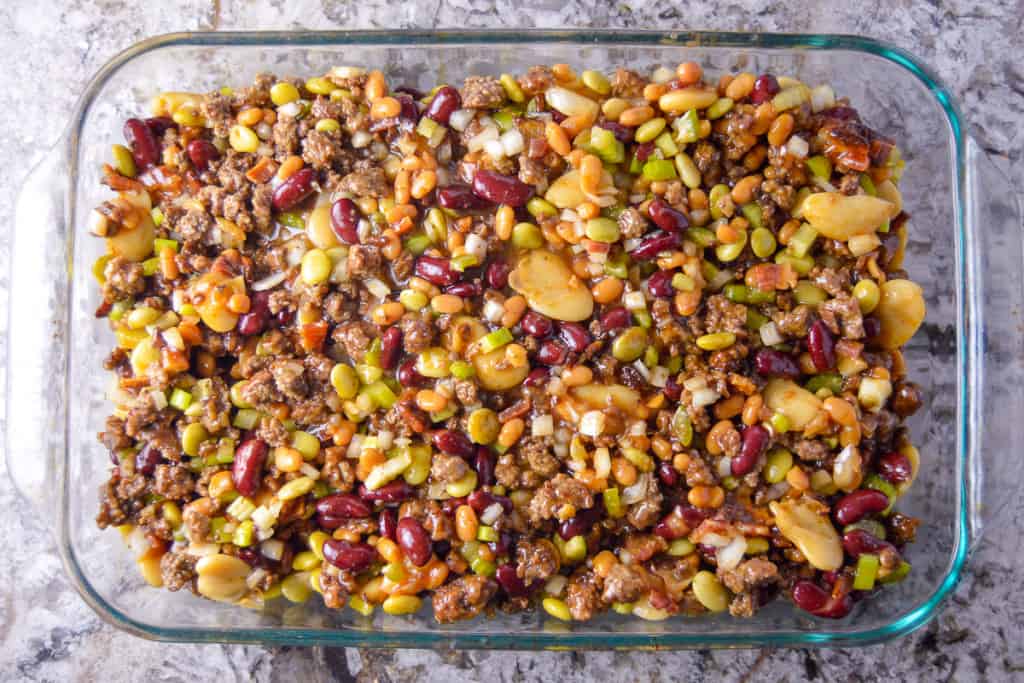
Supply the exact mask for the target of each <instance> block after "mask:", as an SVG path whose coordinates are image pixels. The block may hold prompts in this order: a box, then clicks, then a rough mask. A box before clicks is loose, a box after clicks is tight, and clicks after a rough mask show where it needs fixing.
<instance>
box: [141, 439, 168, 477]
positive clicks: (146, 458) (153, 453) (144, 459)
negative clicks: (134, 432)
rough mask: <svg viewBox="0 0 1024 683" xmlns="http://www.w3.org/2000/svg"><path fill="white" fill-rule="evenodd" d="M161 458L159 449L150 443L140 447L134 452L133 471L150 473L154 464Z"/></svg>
mask: <svg viewBox="0 0 1024 683" xmlns="http://www.w3.org/2000/svg"><path fill="white" fill-rule="evenodd" d="M162 460H163V456H161V455H160V451H159V450H158V449H156V448H153V447H152V446H151V445H150V444H148V443H147V444H146V445H145V446H143V447H142V450H141V451H139V452H138V453H136V454H135V471H136V472H137V473H139V474H145V475H150V474H153V471H154V470H155V469H156V466H157V465H159V464H160V462H161V461H162Z"/></svg>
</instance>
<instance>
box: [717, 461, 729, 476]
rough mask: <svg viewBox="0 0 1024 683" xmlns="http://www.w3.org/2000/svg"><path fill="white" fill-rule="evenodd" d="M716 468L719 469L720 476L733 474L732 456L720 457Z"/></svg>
mask: <svg viewBox="0 0 1024 683" xmlns="http://www.w3.org/2000/svg"><path fill="white" fill-rule="evenodd" d="M716 469H717V470H718V476H720V477H728V476H729V475H731V474H732V458H728V457H723V458H719V459H718V464H717V465H716Z"/></svg>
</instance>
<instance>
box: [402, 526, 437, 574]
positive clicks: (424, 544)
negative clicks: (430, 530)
mask: <svg viewBox="0 0 1024 683" xmlns="http://www.w3.org/2000/svg"><path fill="white" fill-rule="evenodd" d="M395 542H396V543H398V547H399V548H401V549H402V552H403V553H405V556H406V557H408V558H409V559H410V560H411V561H412V563H413V564H414V565H416V566H417V567H422V566H423V565H425V564H426V563H427V562H430V556H431V555H432V554H433V546H432V545H431V542H430V536H429V535H428V534H427V532H426V530H425V529H424V528H423V525H422V524H420V523H419V522H418V521H417V520H416V519H415V518H414V517H402V519H400V520H398V529H397V530H396V532H395Z"/></svg>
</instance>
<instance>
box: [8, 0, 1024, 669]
mask: <svg viewBox="0 0 1024 683" xmlns="http://www.w3.org/2000/svg"><path fill="white" fill-rule="evenodd" d="M531 4H532V5H533V9H531V10H529V11H526V10H524V7H526V6H528V5H531ZM862 5H863V6H865V7H867V6H870V7H871V9H862V8H861V6H862ZM1022 22H1024V2H1021V1H1020V0H1018V1H1012V0H997V1H992V2H975V1H973V0H931V1H930V2H922V3H913V2H910V1H909V0H891V1H890V2H886V3H855V2H849V1H847V0H843V1H840V2H821V3H816V4H814V6H813V7H811V6H805V5H804V4H803V3H799V2H788V3H786V2H779V1H778V0H761V1H759V2H738V1H736V2H725V3H704V2H697V1H696V0H681V1H673V2H670V1H659V2H639V1H637V2H629V3H627V2H618V3H607V4H606V3H593V2H581V1H579V0H543V1H542V2H535V3H527V2H496V1H495V0H454V1H450V0H441V1H440V2H406V3H395V2H389V1H385V0H358V1H357V2H343V3H332V2H328V1H326V0H324V1H322V2H316V1H314V0H309V1H304V0H264V1H259V2H250V3H243V2H233V1H232V0H219V1H218V0H207V1H203V0H163V1H161V2H124V1H122V0H69V1H66V2H45V1H44V2H40V1H39V0H8V1H7V2H4V3H2V5H0V45H3V46H4V48H3V50H2V51H0V84H2V86H3V88H2V90H0V92H3V93H5V98H4V104H3V106H0V168H2V169H4V171H3V174H2V178H3V182H2V183H0V347H4V346H5V342H6V337H7V334H8V330H7V294H6V292H7V272H8V269H7V263H8V262H9V257H10V255H9V246H10V235H9V230H10V226H11V224H12V214H13V200H14V196H15V193H16V190H17V187H18V185H19V183H20V182H21V179H22V178H23V177H24V175H25V174H26V172H27V171H28V169H29V168H30V167H31V166H32V165H33V164H34V163H35V162H36V161H38V160H39V158H40V157H41V156H42V154H43V152H44V150H45V149H47V148H48V147H49V146H50V145H51V144H53V142H54V141H55V140H56V139H57V138H58V136H59V135H60V133H61V130H62V129H63V127H64V125H65V124H66V123H67V120H68V117H69V115H70V113H71V111H72V108H73V105H74V102H75V100H76V98H77V96H78V93H79V91H80V89H81V88H82V86H83V85H84V84H85V83H86V82H87V80H88V79H89V77H90V76H91V75H92V74H93V73H94V72H95V71H96V70H97V69H98V68H99V67H100V66H101V65H102V64H103V63H104V62H106V61H107V60H108V59H109V58H110V57H111V56H113V55H114V54H116V53H117V52H118V51H120V50H121V49H123V48H125V47H127V46H129V45H131V44H132V43H135V42H136V41H138V40H141V39H143V38H145V37H147V36H151V35H155V34H159V33H165V32H170V31H182V30H210V29H257V28H262V29H266V28H343V27H346V28H411V27H418V28H430V27H512V26H523V27H550V28H557V27H572V26H581V27H587V26H589V27H622V28H659V29H669V28H678V29H682V28H692V29H696V28H705V29H732V30H740V31H754V30H765V31H798V32H838V33H855V34H863V35H868V36H873V37H877V38H882V39H886V40H889V41H892V42H895V43H897V44H898V45H900V46H902V47H904V48H906V49H908V50H910V51H912V52H913V53H915V54H917V55H918V56H919V57H921V58H922V59H923V60H924V61H925V62H927V63H929V64H930V65H931V66H932V67H933V68H934V70H935V71H936V73H938V74H939V76H940V77H941V78H942V79H943V80H944V81H945V82H946V83H947V84H948V85H949V87H950V88H951V89H952V91H953V92H954V93H955V95H956V96H957V97H958V98H959V100H960V102H961V104H962V106H963V110H964V113H965V115H966V118H967V119H968V121H969V123H970V131H971V134H972V135H974V136H975V137H976V138H977V139H978V140H979V141H980V142H981V143H982V145H983V146H984V147H985V148H986V149H987V150H988V151H989V152H990V153H991V154H992V155H994V156H995V157H996V158H997V163H999V164H1000V165H1001V167H1002V169H1003V170H1005V171H1006V172H1007V173H1009V174H1010V176H1011V177H1012V178H1013V180H1014V184H1015V185H1016V186H1017V187H1019V186H1020V184H1021V183H1022V182H1024V155H1022V152H1021V147H1022V146H1024V66H1022V65H1024V41H1022V40H1021V32H1022V29H1024V26H1022ZM14 324H15V330H13V333H15V334H16V326H17V321H15V323H14ZM0 350H2V348H0ZM1007 455H1008V456H1010V455H1013V456H1018V455H1019V454H1007ZM0 509H2V510H3V514H0V549H2V551H0V680H5V681H6V680H12V681H13V680H31V681H58V680H59V681H67V680H83V681H93V680H150V681H191V680H214V679H216V680H218V681H230V680H241V681H248V680H255V681H278V680H280V681H294V680H303V681H305V680H309V681H327V680H353V679H355V680H366V681H371V680H372V681H376V680H381V681H407V680H414V679H425V680H430V681H451V680H473V681H477V680H486V681H495V680H501V681H512V680H517V681H518V680H529V681H534V680H570V681H591V680H594V681H648V680H650V681H662V680H673V681H678V680H685V681H691V680H692V681H696V680H704V679H709V680H728V681H739V680H760V679H765V680H773V681H797V680H802V679H811V680H828V681H839V680H842V681H845V680H853V681H860V680H875V679H878V678H884V679H886V680H915V679H917V680H927V681H936V680H958V681H972V680H993V681H995V680H1014V679H1017V680H1020V679H1024V645H1022V640H1021V637H1020V636H1021V632H1022V628H1021V624H1022V622H1024V594H1022V593H1021V591H1020V588H1019V587H1020V585H1021V583H1022V582H1024V569H1021V566H1022V564H1024V551H1022V550H1021V543H1020V537H1021V532H1022V530H1024V516H1022V511H1024V505H1022V503H1021V502H1020V499H1019V498H1018V499H1016V500H1015V501H1014V502H1013V503H1012V504H1011V505H1010V507H1009V509H1008V510H1007V511H1006V514H1005V515H1004V516H1003V517H1002V518H1000V519H999V520H998V521H997V523H996V524H994V525H991V526H990V528H989V535H988V536H987V537H986V539H985V540H984V541H983V542H982V544H981V546H980V548H979V549H978V550H977V552H976V553H975V555H974V558H973V560H972V564H971V570H970V572H969V573H968V575H967V576H966V578H965V579H964V581H963V582H962V584H961V586H960V587H959V588H958V590H957V591H956V594H955V597H954V598H953V599H952V601H950V603H949V604H948V605H947V607H946V608H945V610H944V612H943V613H942V615H941V616H940V617H939V618H938V619H937V620H935V621H934V622H932V623H931V624H930V625H929V626H927V627H926V628H924V629H922V630H920V631H919V632H917V633H915V634H913V635H911V636H909V637H907V638H904V639H901V640H898V641H895V642H891V643H889V644H886V645H881V646H875V647H871V648H867V649H860V650H787V651H770V650H760V651H758V650H745V651H716V652H710V651H697V652H678V653H650V652H633V653H614V654H612V653H604V652H594V653H581V654H574V653H506V652H459V653H447V654H445V653H441V654H439V653H433V652H424V651H411V650H406V651H365V650H364V651H357V650H347V651H346V650H341V649H337V650H330V649H320V648H316V649H294V648H283V649H282V648H260V647H248V646H194V645H164V644H159V643H153V642H148V641H143V640H140V639H138V638H135V637H133V636H130V635H127V634H124V633H120V632H118V631H116V630H114V629H113V628H111V627H109V626H107V625H106V624H104V623H102V622H101V621H100V620H99V619H98V618H97V617H96V616H95V615H94V614H93V613H92V612H91V611H90V609H89V608H88V607H87V606H86V605H85V603H84V602H82V600H81V599H80V598H79V597H78V595H77V594H76V593H75V592H74V591H73V589H72V588H71V587H70V586H69V584H68V582H67V580H66V579H65V578H64V575H63V573H62V570H61V567H60V563H59V561H58V559H57V556H56V553H55V552H54V550H53V548H52V542H51V541H50V540H49V537H48V535H47V532H46V528H45V520H41V519H38V518H37V517H36V516H35V515H33V514H32V513H31V512H30V511H29V509H28V508H27V506H25V505H23V504H21V503H20V501H19V500H18V499H17V497H16V495H15V494H14V492H13V490H12V488H11V486H10V483H9V481H8V478H7V473H6V466H5V465H4V464H0Z"/></svg>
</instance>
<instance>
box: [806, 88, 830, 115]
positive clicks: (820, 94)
mask: <svg viewBox="0 0 1024 683" xmlns="http://www.w3.org/2000/svg"><path fill="white" fill-rule="evenodd" d="M835 103H836V94H835V92H834V91H833V90H832V86H831V85H819V86H818V87H817V88H813V89H811V111H814V112H816V113H817V112H819V111H822V110H823V109H828V108H829V107H832V106H835Z"/></svg>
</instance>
